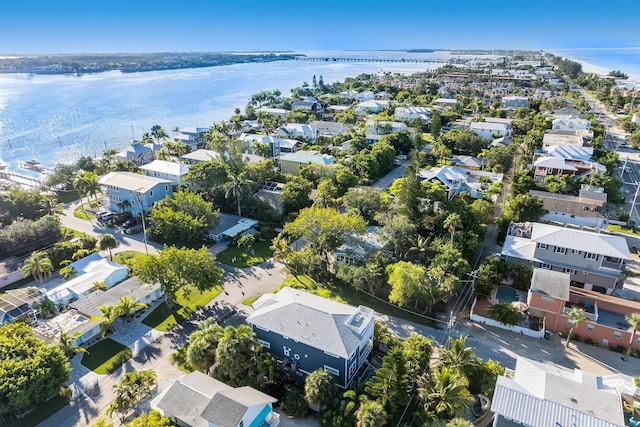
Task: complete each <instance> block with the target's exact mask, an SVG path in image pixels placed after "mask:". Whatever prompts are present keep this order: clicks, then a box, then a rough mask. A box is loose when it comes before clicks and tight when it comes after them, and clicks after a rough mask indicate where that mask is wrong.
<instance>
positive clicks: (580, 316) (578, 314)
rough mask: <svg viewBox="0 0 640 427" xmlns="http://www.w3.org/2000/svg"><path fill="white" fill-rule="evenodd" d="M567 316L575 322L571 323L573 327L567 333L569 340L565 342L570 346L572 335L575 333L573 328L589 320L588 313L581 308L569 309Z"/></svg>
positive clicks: (565, 344) (566, 345)
mask: <svg viewBox="0 0 640 427" xmlns="http://www.w3.org/2000/svg"><path fill="white" fill-rule="evenodd" d="M567 316H568V317H569V319H571V320H572V321H573V324H572V325H571V329H570V330H569V333H568V334H567V340H566V341H565V342H564V346H565V347H568V346H569V340H571V335H572V334H573V330H574V329H575V328H577V327H578V325H579V324H580V323H582V322H584V321H586V320H588V318H587V314H586V313H585V312H584V310H583V309H581V308H572V309H571V311H569V313H568V314H567Z"/></svg>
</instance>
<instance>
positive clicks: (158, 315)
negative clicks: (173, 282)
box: [142, 287, 222, 332]
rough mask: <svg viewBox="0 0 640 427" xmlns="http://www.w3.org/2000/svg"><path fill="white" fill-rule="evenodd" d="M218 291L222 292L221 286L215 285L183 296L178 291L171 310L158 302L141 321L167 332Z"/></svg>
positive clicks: (212, 297) (213, 296)
mask: <svg viewBox="0 0 640 427" xmlns="http://www.w3.org/2000/svg"><path fill="white" fill-rule="evenodd" d="M220 292H222V288H221V287H216V288H213V289H211V290H209V291H205V292H199V291H197V290H192V291H191V292H189V295H188V297H185V295H184V292H182V291H179V292H178V295H177V298H176V301H175V302H174V306H173V308H172V309H171V310H169V308H168V307H167V305H166V304H160V305H159V306H158V307H156V309H155V310H153V311H152V312H151V313H149V315H148V316H147V317H145V318H144V319H143V320H142V323H144V324H145V325H147V326H151V327H152V328H154V329H157V330H158V331H162V332H168V331H170V330H171V329H172V328H173V327H174V326H176V325H178V324H179V323H180V322H182V321H183V320H185V319H186V318H188V317H189V316H191V315H192V314H193V313H195V312H196V311H197V310H199V309H200V308H201V307H203V306H204V305H205V304H207V303H208V302H209V301H211V300H212V299H214V298H215V297H217V296H218V295H219V294H220Z"/></svg>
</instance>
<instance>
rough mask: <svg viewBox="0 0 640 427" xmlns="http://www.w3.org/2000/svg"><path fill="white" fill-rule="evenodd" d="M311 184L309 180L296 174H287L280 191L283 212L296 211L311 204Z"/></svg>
mask: <svg viewBox="0 0 640 427" xmlns="http://www.w3.org/2000/svg"><path fill="white" fill-rule="evenodd" d="M311 187H312V184H311V182H310V181H308V180H306V179H304V178H303V177H301V176H297V175H288V176H287V182H286V183H285V184H284V188H283V189H282V192H281V193H280V200H281V201H282V205H283V206H282V209H283V211H284V213H285V214H288V213H291V212H298V211H299V210H300V209H304V208H306V207H309V206H311V198H310V197H309V195H310V194H311Z"/></svg>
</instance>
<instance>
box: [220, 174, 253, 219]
mask: <svg viewBox="0 0 640 427" xmlns="http://www.w3.org/2000/svg"><path fill="white" fill-rule="evenodd" d="M229 178H230V179H229V181H228V182H227V183H226V184H225V185H224V186H225V197H235V199H236V201H237V203H238V216H242V212H241V211H240V201H241V200H242V197H243V196H244V195H245V194H247V193H248V192H249V190H250V189H251V181H249V180H248V179H245V178H244V176H243V175H242V174H238V175H230V176H229Z"/></svg>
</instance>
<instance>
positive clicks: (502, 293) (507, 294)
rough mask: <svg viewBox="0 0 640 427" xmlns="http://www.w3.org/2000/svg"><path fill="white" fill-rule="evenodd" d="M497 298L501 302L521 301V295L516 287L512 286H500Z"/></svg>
mask: <svg viewBox="0 0 640 427" xmlns="http://www.w3.org/2000/svg"><path fill="white" fill-rule="evenodd" d="M496 299H497V300H498V301H500V302H506V303H512V302H514V301H520V297H519V296H518V293H517V292H516V290H515V289H513V288H512V287H510V286H499V287H498V290H497V291H496Z"/></svg>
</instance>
